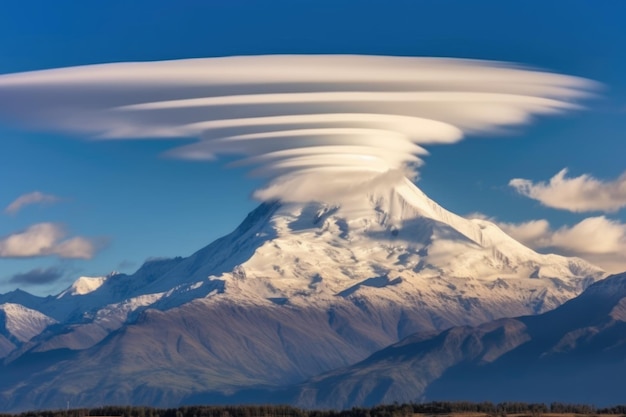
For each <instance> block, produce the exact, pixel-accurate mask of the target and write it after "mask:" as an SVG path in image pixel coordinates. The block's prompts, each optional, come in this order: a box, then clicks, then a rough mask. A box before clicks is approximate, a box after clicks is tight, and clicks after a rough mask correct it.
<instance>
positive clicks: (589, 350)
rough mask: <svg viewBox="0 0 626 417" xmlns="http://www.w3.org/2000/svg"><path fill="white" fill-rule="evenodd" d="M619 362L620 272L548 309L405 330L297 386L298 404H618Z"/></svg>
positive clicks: (624, 341)
mask: <svg viewBox="0 0 626 417" xmlns="http://www.w3.org/2000/svg"><path fill="white" fill-rule="evenodd" d="M624 372H626V273H623V274H620V275H615V276H612V277H609V278H607V279H605V280H603V281H600V282H598V283H596V284H594V285H592V286H591V287H589V288H588V289H587V290H586V291H585V292H584V293H583V294H582V295H580V296H579V297H577V298H575V299H573V300H571V301H569V302H567V303H565V304H564V305H562V306H561V307H558V308H557V309H555V310H553V311H550V312H547V313H544V314H541V315H537V316H527V317H520V318H514V319H500V320H496V321H493V322H490V323H486V324H483V325H480V326H477V327H469V326H461V327H454V328H451V329H449V330H446V331H444V332H442V333H440V334H437V335H430V336H426V335H419V334H416V335H412V336H409V337H407V338H405V339H404V340H402V341H400V342H399V343H397V344H394V345H392V346H390V347H388V348H385V349H383V350H381V351H379V352H376V353H375V354H374V355H372V356H370V357H369V358H367V359H366V360H364V361H362V362H360V363H357V364H355V365H353V366H350V367H348V368H344V369H340V370H335V371H332V372H329V373H327V374H325V375H322V376H318V377H315V378H313V379H312V380H310V381H309V382H307V383H305V384H303V385H301V386H300V387H298V390H297V394H296V395H295V398H296V399H295V400H294V402H295V403H296V404H298V405H300V406H305V407H306V406H315V407H329V408H346V407H352V406H357V405H358V406H369V405H374V404H378V403H390V402H394V401H398V402H409V401H418V400H446V399H447V400H459V399H463V400H474V401H493V402H502V401H526V402H545V403H550V402H552V401H561V402H569V403H593V404H601V405H609V404H618V403H622V402H623V401H624V391H623V387H622V385H621V381H622V378H623V375H624Z"/></svg>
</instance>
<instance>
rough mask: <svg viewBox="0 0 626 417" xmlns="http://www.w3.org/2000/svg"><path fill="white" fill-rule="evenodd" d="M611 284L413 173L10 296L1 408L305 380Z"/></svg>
mask: <svg viewBox="0 0 626 417" xmlns="http://www.w3.org/2000/svg"><path fill="white" fill-rule="evenodd" d="M604 275H605V274H604V272H603V271H601V270H599V269H598V268H596V267H594V266H591V265H589V264H587V263H586V262H584V261H582V260H580V259H575V258H564V257H560V256H556V255H542V254H538V253H536V252H534V251H532V250H530V249H528V248H527V247H525V246H523V245H521V244H520V243H518V242H516V241H515V240H513V239H512V238H511V237H509V236H507V235H506V234H505V233H504V232H502V231H501V230H500V229H499V228H498V227H496V226H495V225H493V224H492V223H490V222H488V221H485V220H468V219H464V218H462V217H459V216H457V215H454V214H452V213H450V212H448V211H447V210H445V209H443V208H442V207H440V206H439V205H438V204H436V203H435V202H434V201H432V200H430V199H429V198H428V197H427V196H426V195H424V194H423V193H422V192H421V191H420V190H419V189H418V188H417V187H415V186H414V185H413V184H412V183H411V182H409V181H408V180H404V181H403V182H401V183H400V184H398V185H396V186H395V188H391V189H389V188H387V189H378V190H371V191H370V193H369V194H367V195H366V194H362V195H355V196H353V197H351V198H346V199H344V201H342V203H341V204H340V205H339V204H338V205H329V204H321V203H308V204H282V203H278V202H274V203H264V204H262V205H261V206H260V207H259V208H257V209H256V210H255V211H253V212H252V213H250V214H249V215H248V217H247V218H246V219H245V220H244V222H243V223H242V224H241V225H240V226H239V227H238V228H237V229H236V230H235V231H234V232H233V233H231V234H229V235H227V236H225V237H223V238H221V239H218V240H217V241H215V242H213V243H212V244H210V245H209V246H207V247H205V248H203V249H201V250H199V251H198V252H196V253H195V254H193V255H191V256H190V257H187V258H174V259H167V260H157V261H151V262H147V263H146V264H145V265H143V266H142V267H141V268H140V269H139V270H138V271H137V272H136V273H135V274H133V275H124V274H114V275H110V276H107V277H96V278H88V277H82V278H80V279H79V280H77V281H76V282H75V283H74V284H73V285H72V286H71V287H70V288H68V289H67V290H66V291H63V292H62V293H61V294H59V295H57V296H54V297H52V296H51V297H46V298H39V297H33V296H29V295H28V294H26V293H23V292H13V293H9V294H5V295H2V296H0V304H2V305H4V306H5V308H4V310H3V311H5V314H7V317H9V316H11V317H12V318H11V317H10V318H8V319H6V320H5V322H3V323H5V324H4V326H3V328H4V329H5V330H4V332H3V333H0V356H1V357H3V358H4V359H3V365H2V369H0V372H2V374H3V376H4V375H6V377H3V378H2V380H1V381H0V409H2V410H18V409H24V408H38V407H46V408H50V407H53V408H54V407H60V406H63V405H64V404H65V402H66V401H67V399H68V398H71V401H72V404H74V405H76V406H82V405H85V406H86V405H93V404H102V403H118V404H119V403H134V404H150V405H158V406H167V405H174V404H178V403H179V402H181V401H184V400H185V399H186V398H191V397H193V396H194V395H209V394H211V393H214V394H215V395H217V396H220V395H221V396H228V395H231V394H233V393H236V392H240V391H241V390H242V389H253V388H257V387H277V386H283V385H286V384H292V383H299V382H301V381H303V380H305V379H306V378H310V377H312V376H314V375H317V374H320V373H322V372H327V371H329V370H332V369H336V368H338V367H344V366H348V365H351V364H354V363H356V362H358V361H360V360H363V359H364V358H366V357H367V356H368V355H371V354H372V353H373V352H376V351H377V350H380V349H382V348H384V347H386V346H388V345H390V344H392V343H395V342H397V341H398V340H400V339H402V338H404V337H406V336H409V335H411V334H414V333H416V332H419V334H422V335H423V334H427V333H429V332H437V331H441V330H444V329H447V328H450V327H453V326H459V325H477V324H480V323H485V322H489V321H492V320H494V319H498V318H502V317H512V316H520V315H527V314H537V313H542V312H545V311H548V310H551V309H553V308H555V307H557V306H559V305H561V304H562V303H564V302H565V301H567V300H569V299H571V298H573V297H575V296H576V295H578V294H579V293H580V292H582V291H583V290H584V289H585V288H586V287H587V286H588V285H590V284H591V283H593V282H594V281H597V280H598V279H601V278H603V277H604ZM7 303H9V304H7ZM12 304H16V305H21V306H22V308H24V309H27V310H28V311H32V312H34V313H30V314H31V316H32V317H37V319H36V320H35V319H34V318H33V319H31V320H30V321H24V322H25V323H26V322H29V323H31V327H29V328H24V329H22V330H19V329H17V330H16V328H15V327H11V326H12V325H8V324H6V323H18V322H19V320H17V319H16V318H15V317H16V316H14V314H15V313H12V311H14V309H13V310H12V308H11V307H10V306H11V305H12ZM6 306H9V308H7V307H6ZM6 311H9V313H6ZM33 323H37V324H36V325H35V324H33ZM44 324H46V325H44ZM18 336H19V337H18ZM419 337H422V336H419Z"/></svg>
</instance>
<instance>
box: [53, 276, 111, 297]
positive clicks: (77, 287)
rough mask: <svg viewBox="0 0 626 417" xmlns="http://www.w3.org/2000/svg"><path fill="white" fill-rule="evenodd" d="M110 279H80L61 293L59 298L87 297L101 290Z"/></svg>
mask: <svg viewBox="0 0 626 417" xmlns="http://www.w3.org/2000/svg"><path fill="white" fill-rule="evenodd" d="M107 278H108V277H106V276H104V277H80V278H78V279H77V280H76V281H74V283H73V284H72V285H71V286H70V287H69V288H68V289H67V290H65V291H63V292H61V294H59V295H58V296H57V298H62V297H65V296H68V295H85V294H89V293H90V292H93V291H95V290H97V289H98V288H100V286H101V285H102V284H104V281H106V279H107Z"/></svg>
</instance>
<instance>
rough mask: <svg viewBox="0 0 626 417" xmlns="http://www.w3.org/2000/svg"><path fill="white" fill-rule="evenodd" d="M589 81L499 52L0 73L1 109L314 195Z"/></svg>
mask: <svg viewBox="0 0 626 417" xmlns="http://www.w3.org/2000/svg"><path fill="white" fill-rule="evenodd" d="M595 87H596V86H595V84H593V83H591V82H590V81H587V80H583V79H580V78H575V77H568V76H564V75H559V74H553V73H544V72H539V71H531V70H527V69H522V68H518V67H515V66H513V65H509V64H503V63H498V62H481V61H474V60H455V59H440V58H411V57H381V56H349V55H344V56H341V55H303V56H295V55H294V56H289V55H283V56H279V55H274V56H247V57H227V58H209V59H193V60H178V61H165V62H143V63H116V64H106V65H92V66H83V67H75V68H63V69H56V70H47V71H36V72H30V73H21V74H10V75H3V76H0V116H1V117H2V118H6V119H7V120H14V121H16V122H18V123H19V122H22V123H23V124H24V125H26V126H29V127H36V128H43V129H55V130H62V131H66V132H73V133H78V134H81V135H86V136H90V137H98V138H101V139H127V138H155V137H185V138H189V137H193V138H197V139H198V142H196V143H193V144H190V145H187V146H182V147H179V148H175V149H173V150H172V151H170V152H169V153H168V155H170V156H175V157H180V158H187V159H193V160H214V159H215V158H216V157H217V156H220V155H224V154H234V155H241V156H243V157H244V158H246V159H244V161H242V163H245V164H250V165H254V166H256V167H257V168H258V169H257V170H256V171H254V172H255V173H257V174H258V175H263V176H264V177H266V178H268V181H269V184H268V185H267V187H266V188H265V189H263V190H260V191H259V192H257V193H256V196H257V197H258V198H261V199H263V198H283V199H291V200H293V199H295V198H298V199H299V198H303V199H306V200H316V199H324V198H327V196H338V195H339V196H341V195H345V194H346V193H347V192H348V191H349V190H356V189H363V187H359V186H358V182H362V181H360V179H361V178H366V179H368V180H371V181H374V182H380V181H383V179H388V178H389V177H390V175H387V174H386V173H389V172H390V173H395V172H405V173H407V174H408V175H409V176H411V175H413V176H414V175H416V167H418V166H419V165H420V158H421V157H422V156H423V155H425V154H426V152H425V150H424V149H423V148H422V146H424V145H429V144H450V143H455V142H457V141H459V140H461V139H462V138H463V136H464V135H466V134H468V133H477V132H483V133H484V132H494V131H501V128H502V127H504V126H512V125H520V124H524V123H528V122H529V121H530V120H532V118H533V117H534V116H537V115H546V114H555V113H560V112H563V111H567V110H571V109H574V108H577V106H576V105H574V104H573V101H575V100H577V99H579V98H581V97H584V96H586V95H588V92H589V90H591V89H594V88H595ZM391 176H393V174H392V175H391ZM381 178H382V179H381ZM328 179H330V180H328ZM355 181H357V183H355ZM320 184H323V186H320ZM294 190H297V191H298V193H294Z"/></svg>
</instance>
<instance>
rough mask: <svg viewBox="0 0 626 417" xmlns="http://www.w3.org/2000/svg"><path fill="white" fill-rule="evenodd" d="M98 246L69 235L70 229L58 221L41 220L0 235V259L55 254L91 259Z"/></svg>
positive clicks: (71, 257) (92, 242)
mask: <svg viewBox="0 0 626 417" xmlns="http://www.w3.org/2000/svg"><path fill="white" fill-rule="evenodd" d="M98 246H99V245H97V244H96V242H94V241H92V240H90V239H87V238H84V237H80V236H78V237H72V238H67V232H66V231H65V230H64V229H63V227H61V226H59V225H58V224H54V223H38V224H35V225H32V226H30V227H28V228H27V229H26V230H24V231H23V232H18V233H14V234H11V235H9V236H6V237H4V238H0V258H32V257H37V256H51V255H54V256H58V257H59V258H69V259H90V258H92V257H93V255H94V254H95V253H96V250H97V249H98Z"/></svg>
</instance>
